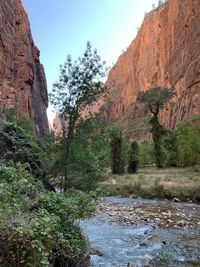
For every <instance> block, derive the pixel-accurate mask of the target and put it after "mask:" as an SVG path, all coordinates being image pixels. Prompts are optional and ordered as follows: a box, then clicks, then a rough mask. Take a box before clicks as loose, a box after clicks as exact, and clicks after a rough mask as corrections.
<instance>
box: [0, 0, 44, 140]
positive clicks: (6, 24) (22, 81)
mask: <svg viewBox="0 0 200 267" xmlns="http://www.w3.org/2000/svg"><path fill="white" fill-rule="evenodd" d="M39 55H40V53H39V50H38V49H37V47H36V46H35V45H34V42H33V39H32V36H31V30H30V25H29V21H28V17H27V14H26V12H25V11H24V9H23V6H22V2H21V0H1V1H0V110H4V109H9V108H13V109H15V110H16V113H17V114H18V115H19V114H27V115H28V116H29V117H30V118H33V119H34V121H35V125H36V131H37V132H38V134H40V135H43V134H45V133H48V132H49V128H48V120H47V115H46V108H47V106H48V97H47V85H46V78H45V73H44V68H43V65H41V64H40V59H39Z"/></svg>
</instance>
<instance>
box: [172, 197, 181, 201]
mask: <svg viewBox="0 0 200 267" xmlns="http://www.w3.org/2000/svg"><path fill="white" fill-rule="evenodd" d="M172 201H173V202H180V199H179V198H177V197H175V198H173V200H172Z"/></svg>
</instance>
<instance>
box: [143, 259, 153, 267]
mask: <svg viewBox="0 0 200 267" xmlns="http://www.w3.org/2000/svg"><path fill="white" fill-rule="evenodd" d="M143 267H152V264H151V260H150V259H149V258H147V259H145V260H144V263H143Z"/></svg>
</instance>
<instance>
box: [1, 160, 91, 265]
mask: <svg viewBox="0 0 200 267" xmlns="http://www.w3.org/2000/svg"><path fill="white" fill-rule="evenodd" d="M29 168H30V166H29V165H28V164H17V165H16V166H14V165H13V166H9V167H5V166H0V203H1V205H0V240H1V241H0V265H1V266H10V267H12V266H39V267H40V266H41V267H42V266H54V263H55V262H56V261H57V262H58V261H62V262H63V261H64V262H66V263H68V264H69V266H75V264H76V262H78V261H79V259H80V257H81V256H83V255H84V253H85V251H86V242H85V240H84V239H83V236H82V234H81V231H80V228H79V226H78V223H77V220H78V219H80V218H82V217H86V216H88V215H89V214H91V212H93V211H94V207H95V205H94V201H93V199H92V198H91V196H89V195H85V194H84V193H80V192H76V191H73V192H71V193H68V194H67V195H65V194H63V193H54V192H47V191H45V189H44V188H43V186H42V184H41V182H40V181H37V180H35V179H34V178H33V176H32V175H31V174H30V173H29V172H28V171H27V169H29ZM5 262H6V265H5ZM3 264H4V265H3ZM67 266H68V265H67Z"/></svg>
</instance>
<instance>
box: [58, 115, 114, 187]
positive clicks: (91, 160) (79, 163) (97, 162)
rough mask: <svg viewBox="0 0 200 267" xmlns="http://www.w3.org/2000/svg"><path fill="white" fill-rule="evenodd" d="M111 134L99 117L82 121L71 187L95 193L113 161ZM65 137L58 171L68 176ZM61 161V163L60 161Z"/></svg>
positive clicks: (71, 160) (77, 133) (71, 167)
mask: <svg viewBox="0 0 200 267" xmlns="http://www.w3.org/2000/svg"><path fill="white" fill-rule="evenodd" d="M106 134H107V132H106V129H105V127H104V126H103V125H102V120H101V118H100V117H99V116H93V117H89V118H87V119H85V120H81V121H80V122H79V124H77V125H76V131H75V134H74V138H73V141H72V145H71V148H70V157H69V166H68V167H69V168H68V174H67V178H68V179H67V182H66V184H67V188H68V189H69V188H72V187H74V188H76V189H79V190H83V191H90V190H93V189H94V188H95V186H96V184H97V182H98V181H99V180H100V179H101V178H102V175H103V173H104V172H105V168H106V166H107V165H108V161H109V148H108V144H107V142H108V141H107V139H108V138H107V135H106ZM64 142H65V138H63V139H62V140H61V141H60V143H58V144H57V145H56V148H57V150H56V154H55V158H54V163H55V164H54V171H56V172H57V173H59V174H60V176H62V174H63V173H64V168H63V167H64V162H65V152H64V150H65V145H64ZM60 159H61V160H60Z"/></svg>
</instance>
